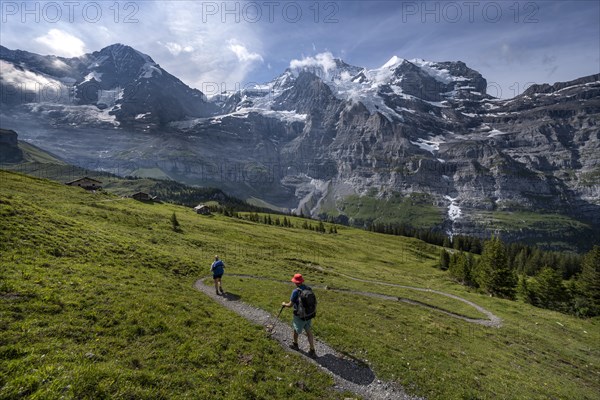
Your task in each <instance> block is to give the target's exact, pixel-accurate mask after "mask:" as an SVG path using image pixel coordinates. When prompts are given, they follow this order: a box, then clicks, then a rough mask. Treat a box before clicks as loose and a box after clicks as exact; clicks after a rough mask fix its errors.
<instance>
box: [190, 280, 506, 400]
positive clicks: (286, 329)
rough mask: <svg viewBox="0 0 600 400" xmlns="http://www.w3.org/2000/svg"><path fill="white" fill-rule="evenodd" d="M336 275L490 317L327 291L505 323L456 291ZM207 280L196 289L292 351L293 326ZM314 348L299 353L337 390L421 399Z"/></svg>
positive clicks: (487, 323) (353, 362) (333, 352)
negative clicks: (440, 299)
mask: <svg viewBox="0 0 600 400" xmlns="http://www.w3.org/2000/svg"><path fill="white" fill-rule="evenodd" d="M329 273H332V272H331V271H329ZM335 274H337V275H340V276H343V277H345V278H347V279H351V280H354V281H358V282H365V283H373V284H378V285H383V286H391V287H398V288H402V289H409V290H415V291H420V292H430V293H435V294H439V295H442V296H446V297H450V298H452V299H456V300H459V301H462V302H464V303H466V304H468V305H470V306H472V307H474V308H475V309H476V310H478V311H479V312H481V313H483V314H485V315H486V316H487V317H488V318H489V319H474V318H467V317H465V316H462V315H459V314H455V313H452V312H450V311H447V310H443V309H440V308H438V307H435V306H432V305H429V304H426V303H422V302H419V301H416V300H411V299H405V298H400V297H394V296H390V295H385V294H380V293H372V292H361V291H354V290H340V289H330V288H326V289H327V290H331V291H338V292H344V293H352V294H358V295H363V296H369V297H375V298H380V299H385V300H391V301H402V302H405V303H409V304H413V305H416V306H420V307H426V308H430V309H433V310H435V311H437V312H440V313H443V314H446V315H448V316H450V317H453V318H458V319H461V320H464V321H466V322H469V323H474V324H479V325H483V326H488V327H496V328H498V327H500V326H501V325H502V320H501V319H500V318H499V317H497V316H495V315H494V314H492V313H491V312H490V311H488V310H486V309H485V308H483V307H481V306H479V305H477V304H475V303H473V302H471V301H469V300H466V299H463V298H462V297H459V296H456V295H453V294H449V293H444V292H441V291H438V290H433V289H424V288H417V287H412V286H404V285H398V284H393V283H387V282H378V281H372V280H366V279H360V278H356V277H353V276H350V275H346V274H342V273H337V272H336V273H335ZM228 276H230V277H239V278H249V279H259V280H269V281H275V282H281V283H288V282H287V281H285V282H284V281H279V280H276V279H270V278H265V277H259V276H254V275H242V274H229V275H228ZM207 279H208V278H202V279H199V280H198V281H196V283H195V285H194V287H195V288H196V289H198V290H200V291H201V292H203V293H205V294H206V295H207V296H209V297H210V298H212V299H214V300H215V301H217V302H218V303H220V304H221V305H223V306H225V307H226V308H228V309H230V310H232V311H235V312H236V313H238V314H239V315H241V316H243V317H244V318H246V319H248V320H249V321H250V322H252V323H255V324H259V325H263V326H268V327H269V329H268V333H269V334H270V335H271V337H272V338H273V339H275V340H277V341H278V342H279V343H280V344H281V345H282V346H283V347H284V349H287V350H288V351H292V350H289V347H288V345H289V344H290V343H291V341H290V338H291V336H292V329H291V327H290V324H289V323H284V322H282V321H280V320H278V319H277V318H275V316H273V315H271V314H269V313H268V312H266V311H264V310H262V309H259V308H256V307H253V306H251V305H249V304H246V303H244V302H242V301H240V297H239V296H236V295H233V294H230V293H226V294H225V295H223V296H219V295H216V294H215V291H214V286H213V285H212V282H210V283H209V284H206V283H204V281H205V280H207ZM313 287H315V288H317V287H319V286H316V285H313ZM301 340H306V339H305V337H304V336H301ZM300 345H301V347H307V344H306V343H302V342H301V343H300ZM315 347H316V350H317V354H318V357H317V358H314V359H312V358H309V357H308V355H307V353H306V352H304V351H301V352H299V353H300V354H302V355H303V356H304V357H305V358H306V359H308V360H310V362H313V363H316V364H317V365H319V366H320V367H321V368H323V369H324V370H325V371H327V372H328V373H329V374H330V375H331V376H332V377H333V379H334V381H335V385H336V386H335V387H336V388H337V389H340V390H348V391H351V392H354V393H356V394H358V395H360V396H363V397H364V398H365V399H374V400H379V399H399V400H417V399H420V398H417V397H412V396H409V395H408V394H406V393H405V391H404V389H403V388H402V387H401V386H399V385H397V384H395V383H387V382H382V381H381V380H379V379H377V377H376V376H375V374H374V373H373V371H372V370H371V368H369V366H367V365H365V364H364V363H362V362H360V361H358V360H355V359H353V358H351V357H348V356H346V355H343V354H341V353H339V352H337V351H336V350H334V349H333V348H331V347H330V346H328V345H327V344H326V343H324V342H322V341H320V340H318V339H315Z"/></svg>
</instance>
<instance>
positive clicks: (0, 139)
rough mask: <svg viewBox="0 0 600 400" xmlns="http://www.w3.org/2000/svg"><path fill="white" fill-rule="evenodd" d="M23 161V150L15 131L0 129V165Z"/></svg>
mask: <svg viewBox="0 0 600 400" xmlns="http://www.w3.org/2000/svg"><path fill="white" fill-rule="evenodd" d="M21 161H23V152H22V151H21V149H20V148H19V145H18V137H17V133H16V132H15V131H11V130H7V129H0V166H1V165H2V164H12V163H18V162H21Z"/></svg>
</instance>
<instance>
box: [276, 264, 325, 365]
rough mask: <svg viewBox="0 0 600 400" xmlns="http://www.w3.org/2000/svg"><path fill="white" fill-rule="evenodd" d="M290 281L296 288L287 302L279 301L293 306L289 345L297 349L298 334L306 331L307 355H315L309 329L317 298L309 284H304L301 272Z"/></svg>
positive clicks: (315, 310) (283, 304) (315, 309)
mask: <svg viewBox="0 0 600 400" xmlns="http://www.w3.org/2000/svg"><path fill="white" fill-rule="evenodd" d="M292 282H293V283H295V284H296V289H294V290H293V291H292V296H291V297H290V301H289V302H287V303H286V302H283V303H281V306H282V307H292V306H293V307H294V319H293V321H292V327H293V328H294V341H293V342H292V344H291V345H290V348H292V349H293V350H299V347H298V335H300V334H301V333H302V331H303V330H304V331H306V336H307V337H308V343H309V345H310V350H309V352H308V355H309V356H310V357H316V352H315V341H314V337H313V333H312V330H311V326H312V319H313V318H314V317H315V315H316V314H317V298H316V297H315V294H314V293H313V291H312V289H311V288H310V287H309V286H306V285H305V284H304V278H303V277H302V275H301V274H296V275H294V277H293V278H292Z"/></svg>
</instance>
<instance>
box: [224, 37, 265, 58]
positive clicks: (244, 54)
mask: <svg viewBox="0 0 600 400" xmlns="http://www.w3.org/2000/svg"><path fill="white" fill-rule="evenodd" d="M228 47H229V50H231V51H232V52H233V53H234V54H235V56H236V57H237V59H238V60H239V61H240V62H244V63H245V62H254V61H261V62H262V61H264V60H263V58H262V56H261V55H260V54H258V53H251V52H250V51H248V49H247V48H246V46H244V45H243V44H240V43H238V42H237V40H234V39H232V40H230V41H229V46H228Z"/></svg>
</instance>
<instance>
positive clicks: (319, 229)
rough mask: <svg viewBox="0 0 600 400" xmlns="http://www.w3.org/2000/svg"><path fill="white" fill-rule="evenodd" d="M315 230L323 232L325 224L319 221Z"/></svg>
mask: <svg viewBox="0 0 600 400" xmlns="http://www.w3.org/2000/svg"><path fill="white" fill-rule="evenodd" d="M317 232H321V233H325V225H324V224H323V221H319V227H318V228H317Z"/></svg>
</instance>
